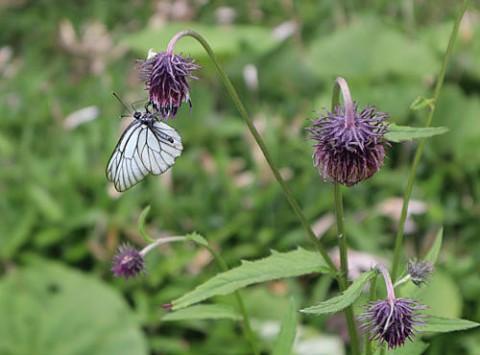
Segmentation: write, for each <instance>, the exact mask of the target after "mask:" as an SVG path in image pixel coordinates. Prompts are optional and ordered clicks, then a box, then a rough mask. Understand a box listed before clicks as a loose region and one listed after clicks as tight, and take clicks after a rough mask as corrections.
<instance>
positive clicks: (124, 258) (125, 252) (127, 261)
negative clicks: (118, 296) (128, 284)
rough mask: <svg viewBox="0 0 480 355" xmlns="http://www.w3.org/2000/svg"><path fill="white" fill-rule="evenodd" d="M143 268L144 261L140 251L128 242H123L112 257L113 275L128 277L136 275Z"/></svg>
mask: <svg viewBox="0 0 480 355" xmlns="http://www.w3.org/2000/svg"><path fill="white" fill-rule="evenodd" d="M144 270H145V261H144V259H143V255H142V254H141V252H139V251H138V250H137V249H135V248H133V247H132V246H130V245H128V244H123V245H121V246H120V247H119V248H118V251H117V253H116V254H115V256H114V257H113V259H112V272H113V274H114V275H115V277H124V278H125V279H128V278H130V277H135V276H138V275H139V274H140V273H141V272H142V271H144Z"/></svg>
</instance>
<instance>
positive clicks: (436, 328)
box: [420, 316, 480, 333]
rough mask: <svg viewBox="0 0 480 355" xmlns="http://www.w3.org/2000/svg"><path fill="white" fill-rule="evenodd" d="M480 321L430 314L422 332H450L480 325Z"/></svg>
mask: <svg viewBox="0 0 480 355" xmlns="http://www.w3.org/2000/svg"><path fill="white" fill-rule="evenodd" d="M479 325H480V323H477V322H472V321H470V320H466V319H458V318H444V317H435V316H429V317H428V319H427V323H426V324H425V325H424V326H423V327H422V328H421V329H420V330H421V331H422V332H436V333H448V332H454V331H458V330H465V329H471V328H475V327H478V326H479Z"/></svg>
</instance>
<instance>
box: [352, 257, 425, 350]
mask: <svg viewBox="0 0 480 355" xmlns="http://www.w3.org/2000/svg"><path fill="white" fill-rule="evenodd" d="M376 269H377V270H379V271H380V272H381V273H382V276H383V279H384V280H385V285H386V287H387V294H388V296H387V299H386V300H381V301H376V302H370V303H369V304H367V305H366V306H365V308H366V311H365V312H364V313H362V314H360V315H359V316H358V319H359V321H360V326H361V331H362V333H369V335H370V340H377V341H379V342H380V343H387V345H388V348H389V349H395V348H396V347H397V346H402V345H404V344H405V343H406V341H407V339H408V340H410V341H412V340H413V338H414V337H415V333H416V332H417V327H420V326H422V325H423V324H424V323H425V321H424V318H425V317H426V315H423V314H418V313H417V311H420V310H422V309H425V308H427V307H426V306H425V305H422V304H420V303H418V301H416V300H411V299H408V298H396V297H395V292H394V287H393V284H392V280H391V278H390V274H389V273H388V270H387V268H386V267H385V266H384V265H382V264H379V265H377V266H376Z"/></svg>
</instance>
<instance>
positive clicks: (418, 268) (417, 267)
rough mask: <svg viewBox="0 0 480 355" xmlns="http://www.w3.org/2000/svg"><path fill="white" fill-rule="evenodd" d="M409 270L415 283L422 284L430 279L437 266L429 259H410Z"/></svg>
mask: <svg viewBox="0 0 480 355" xmlns="http://www.w3.org/2000/svg"><path fill="white" fill-rule="evenodd" d="M407 271H408V274H409V275H410V277H411V279H412V282H413V283H414V284H415V285H417V286H420V285H422V284H425V283H427V282H428V281H429V279H430V277H431V276H432V274H433V272H434V271H435V267H434V266H433V264H432V263H431V262H429V261H416V260H409V261H408V263H407Z"/></svg>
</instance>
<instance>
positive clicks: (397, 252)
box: [391, 0, 469, 281]
mask: <svg viewBox="0 0 480 355" xmlns="http://www.w3.org/2000/svg"><path fill="white" fill-rule="evenodd" d="M468 3H469V0H464V1H463V5H462V8H461V10H460V13H459V14H458V16H457V18H456V20H455V24H454V25H453V30H452V34H451V35H450V40H449V42H448V46H447V51H446V52H445V56H444V58H443V64H442V68H441V70H440V75H439V77H438V80H437V84H436V86H435V91H434V94H433V102H434V105H432V106H431V109H430V113H429V115H428V118H427V121H426V122H425V127H430V124H431V123H432V119H433V115H434V113H435V108H436V107H437V103H438V97H439V95H440V92H441V90H442V87H443V82H444V80H445V73H446V71H447V66H448V62H449V61H450V58H451V57H452V54H453V47H454V44H455V40H456V38H457V34H458V29H459V27H460V22H461V20H462V17H463V14H464V13H465V11H466V9H467V6H468ZM425 143H426V139H425V138H423V139H421V140H420V142H419V144H418V147H417V150H416V152H415V156H414V158H413V163H412V167H411V169H410V173H409V175H408V181H407V187H406V189H405V194H404V196H403V206H402V212H401V215H400V220H399V223H398V232H397V236H396V239H395V249H394V252H393V262H392V273H391V276H392V279H393V281H395V280H396V278H397V273H398V268H399V263H400V257H401V255H402V249H403V232H404V227H405V221H406V219H407V212H408V204H409V201H410V197H411V195H412V190H413V184H414V182H415V175H416V172H417V168H418V164H419V162H420V158H421V157H422V153H423V149H424V147H425Z"/></svg>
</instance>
